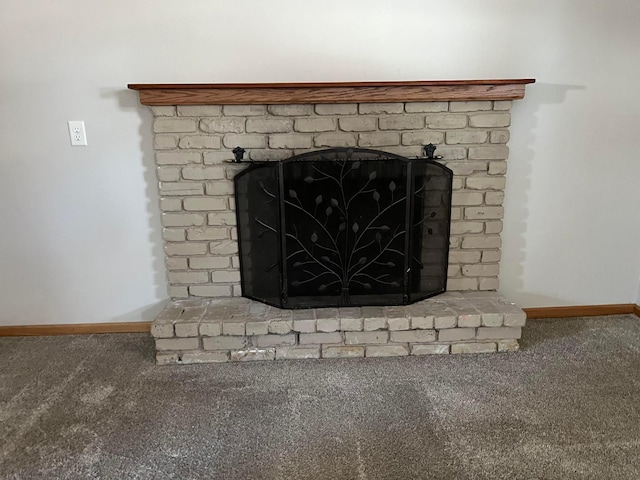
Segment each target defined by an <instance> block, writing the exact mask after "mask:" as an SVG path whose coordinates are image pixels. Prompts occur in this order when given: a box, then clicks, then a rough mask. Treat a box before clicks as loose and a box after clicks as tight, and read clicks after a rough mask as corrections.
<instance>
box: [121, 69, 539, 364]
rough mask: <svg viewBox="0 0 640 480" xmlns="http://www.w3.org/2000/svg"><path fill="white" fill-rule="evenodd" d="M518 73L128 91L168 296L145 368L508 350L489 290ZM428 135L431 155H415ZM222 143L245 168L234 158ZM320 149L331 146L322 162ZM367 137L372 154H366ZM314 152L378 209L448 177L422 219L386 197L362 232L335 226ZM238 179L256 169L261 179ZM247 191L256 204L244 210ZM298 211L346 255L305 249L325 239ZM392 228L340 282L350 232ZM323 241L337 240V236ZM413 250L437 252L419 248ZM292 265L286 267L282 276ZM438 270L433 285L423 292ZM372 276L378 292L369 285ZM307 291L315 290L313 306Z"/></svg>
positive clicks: (417, 205)
mask: <svg viewBox="0 0 640 480" xmlns="http://www.w3.org/2000/svg"><path fill="white" fill-rule="evenodd" d="M532 82H533V80H528V79H524V80H478V81H448V82H447V81H442V82H438V81H436V82H380V83H347V84H256V85H252V84H218V85H209V84H207V85H131V86H130V87H131V88H133V89H135V90H138V91H139V92H140V99H141V102H142V103H143V104H145V105H149V106H150V107H151V109H152V110H153V113H154V117H155V118H154V125H153V129H154V144H155V152H156V162H157V169H158V170H157V171H158V179H159V182H160V188H159V193H160V207H161V210H162V223H163V232H162V236H163V240H164V242H165V245H164V247H165V252H166V256H167V257H166V265H167V272H168V273H167V278H168V289H169V294H170V296H171V298H172V300H171V302H169V304H168V305H167V308H166V309H165V310H164V311H163V312H162V313H161V314H160V315H159V317H158V318H157V319H156V321H155V322H154V324H153V327H152V333H153V335H154V337H155V338H156V348H157V359H158V363H197V362H215V361H229V360H250V359H273V358H308V357H313V358H324V357H332V356H382V355H420V354H426V353H464V352H491V351H505V350H506V351H510V350H515V349H517V347H518V342H517V339H518V338H519V337H520V334H521V328H522V326H524V323H525V319H526V318H525V316H524V314H523V312H522V310H521V309H519V308H518V307H517V306H515V305H513V304H512V303H510V302H509V301H508V300H506V299H504V298H503V297H502V296H501V295H500V294H499V293H497V292H496V290H497V289H498V274H499V264H500V256H501V255H500V246H501V238H500V233H501V231H502V216H503V207H502V203H503V200H504V187H505V181H506V176H505V175H506V170H507V159H508V156H509V150H508V147H507V146H506V144H507V142H508V140H509V128H510V125H511V117H510V109H511V106H512V101H513V100H517V99H521V98H523V97H524V88H525V85H526V84H527V83H532ZM428 143H432V144H435V145H436V146H437V148H438V150H437V152H438V154H439V155H440V156H441V157H442V158H440V159H437V160H432V161H425V160H416V157H423V156H424V152H423V148H424V145H426V144H428ZM238 146H240V147H242V148H243V149H245V150H246V156H247V160H249V161H250V162H251V165H249V163H244V162H243V163H236V162H234V153H233V150H234V149H235V148H236V147H238ZM327 149H329V150H330V151H331V152H333V153H332V154H331V155H333V156H334V158H325V157H326V156H327V155H328V153H327V152H326V150H327ZM371 149H375V152H376V153H366V152H367V151H370V150H371ZM323 152H325V153H323ZM380 152H383V153H380ZM358 155H362V158H359V157H358ZM516 160H517V159H516ZM319 162H327V164H325V165H324V166H320V167H318V165H320V163H319ZM331 162H334V163H333V164H334V165H336V166H337V167H338V168H340V169H341V168H342V166H343V165H344V168H345V170H346V169H348V173H349V175H350V177H349V178H351V179H352V180H353V182H352V183H351V185H350V186H348V187H346V188H349V189H356V191H357V189H358V188H362V186H363V185H365V184H366V182H367V180H369V179H370V177H371V176H372V175H373V176H374V178H372V179H371V182H373V183H375V188H374V189H373V190H374V191H370V192H367V193H366V195H364V196H362V199H363V200H366V202H368V203H367V205H368V206H369V207H372V206H373V207H374V208H376V209H377V208H378V207H377V205H378V203H377V202H379V204H380V205H381V208H385V207H384V205H387V206H388V205H389V204H390V202H391V203H393V202H394V201H395V200H391V193H392V192H393V194H394V195H402V196H403V197H406V198H409V199H410V200H411V197H413V196H415V192H416V191H418V190H419V189H420V188H421V186H422V185H424V184H425V183H426V184H431V185H430V187H429V188H430V191H432V192H437V191H438V188H439V187H438V188H434V185H435V183H439V181H440V180H439V179H447V180H448V181H449V185H450V188H451V194H450V195H451V196H450V197H448V198H450V204H447V202H446V201H443V199H446V198H447V193H446V192H440V193H439V194H437V195H436V197H437V198H438V200H437V201H438V202H441V203H440V206H439V211H438V212H436V213H435V216H434V217H433V218H431V217H430V214H431V213H432V212H433V208H434V207H438V206H437V205H435V203H436V200H435V198H425V199H421V200H420V201H418V202H413V206H411V204H410V202H406V203H403V205H402V207H400V206H399V204H398V210H397V211H395V210H394V212H393V215H391V212H390V213H389V216H388V217H387V218H385V219H384V222H382V221H381V222H380V223H374V224H372V226H374V225H375V226H376V227H380V228H382V227H383V226H385V225H386V226H387V227H389V230H379V231H374V230H372V229H369V230H367V228H366V227H367V225H369V223H370V221H371V220H369V222H367V220H366V219H365V218H363V219H361V220H355V219H354V218H353V217H352V216H351V213H350V214H349V219H348V220H349V221H346V220H347V218H346V215H344V214H342V217H343V218H342V219H341V217H340V214H338V213H337V212H338V211H339V209H340V208H342V209H344V206H345V205H344V202H342V203H341V202H340V198H339V195H338V190H339V189H338V185H337V184H336V182H335V181H333V180H330V179H326V180H322V181H318V180H319V177H318V176H322V175H323V174H321V173H318V171H317V170H314V168H312V167H316V169H320V171H321V172H324V173H325V174H327V176H331V175H334V176H335V175H336V174H335V173H333V174H331V175H328V174H329V170H327V168H329V167H328V164H330V163H331ZM341 162H342V163H341ZM392 164H393V165H394V166H393V167H392V166H391V165H392ZM349 165H350V167H349ZM354 165H357V167H356V168H353V167H354ZM427 166H430V168H431V169H430V170H429V171H423V170H421V169H425V168H427ZM332 168H333V167H332ZM395 168H399V169H400V172H398V171H395V170H394V171H392V170H393V169H395ZM403 169H404V170H403ZM252 172H253V173H252ZM258 172H261V173H258ZM274 172H276V173H277V175H276V176H275V177H274V175H273V174H274ZM374 172H375V174H374ZM447 172H449V173H447ZM343 173H344V172H343ZM285 174H286V175H287V178H289V180H290V181H291V182H292V183H291V184H290V185H289V186H288V188H287V189H286V190H285V189H284V184H281V183H280V179H283V178H284V176H283V175H285ZM253 175H258V176H260V175H262V176H263V177H264V178H263V180H262V184H263V185H264V187H265V188H264V189H263V188H262V187H261V186H260V180H257V181H256V179H255V178H253ZM256 178H258V177H256ZM275 178H277V182H275V183H274V179H275ZM427 178H428V179H429V181H427V182H425V180H426V179H427ZM234 179H236V180H235V184H234ZM243 179H244V180H243ZM269 182H271V183H269ZM362 182H364V183H362ZM392 182H393V183H392ZM330 183H333V184H334V185H335V189H332V188H333V187H327V185H329V184H330ZM443 183H447V182H446V181H443ZM243 189H245V190H246V192H245V191H243ZM368 189H369V188H368V187H365V190H368ZM267 192H268V193H267ZM375 192H377V194H378V195H379V198H378V200H375V199H374V193H375ZM245 193H246V195H245ZM420 193H422V192H418V194H420ZM269 194H271V195H273V196H274V197H275V198H274V197H271V196H270V195H269ZM251 195H255V196H256V198H257V199H258V202H257V203H255V202H251V205H249V204H248V203H247V202H248V201H249V198H250V196H251ZM267 197H268V198H269V200H267V199H266V198H267ZM395 198H399V197H394V199H395ZM260 199H262V201H260ZM332 199H333V200H334V201H332ZM336 201H337V204H336ZM268 202H271V203H273V204H276V205H278V207H277V208H275V209H271V206H272V205H271V204H268ZM432 204H433V205H432ZM267 207H268V208H267ZM298 207H300V208H301V209H302V210H303V211H305V212H306V213H305V214H303V215H306V216H309V215H307V214H308V213H310V212H313V216H314V219H316V220H319V221H320V223H321V224H322V225H323V226H324V225H325V222H326V225H327V228H328V227H332V228H337V230H338V232H340V228H344V230H343V231H344V233H345V236H344V238H345V240H346V237H347V236H346V232H347V231H348V232H349V238H350V239H351V240H350V241H351V243H349V242H348V241H347V242H346V245H347V248H350V249H351V252H352V253H354V255H353V256H352V257H353V258H351V263H348V262H347V264H342V265H341V264H340V259H339V258H338V256H335V255H337V254H336V253H335V252H334V253H333V255H334V257H332V254H331V252H330V251H329V252H325V254H324V255H320V254H319V250H322V249H323V247H324V248H325V249H326V248H331V247H334V246H333V245H332V243H331V241H330V237H331V235H334V237H333V238H334V240H335V238H336V237H335V231H334V233H333V234H331V233H329V234H328V235H327V234H326V232H324V231H323V230H322V229H321V228H320V225H319V224H318V222H317V221H316V222H315V223H316V226H317V228H315V227H311V226H310V225H311V224H307V225H306V226H302V227H301V226H300V224H299V222H298V221H297V220H296V221H289V220H290V219H292V218H293V217H291V214H292V212H293V211H294V210H300V208H298ZM365 207H366V205H365ZM268 209H271V210H270V211H271V213H268V212H267V210H268ZM365 209H366V208H365ZM429 209H432V210H431V211H430V210H429ZM375 211H377V210H375ZM273 212H280V213H283V214H282V215H280V213H278V215H277V216H276V215H275V214H274V213H273ZM445 212H447V213H448V214H450V217H447V218H446V219H445V217H444V216H443V215H444V213H445ZM299 213H301V212H299ZM425 213H426V214H425ZM269 215H271V217H270V216H269ZM366 215H370V213H365V216H366ZM391 217H393V220H394V222H396V223H394V226H391V224H390V223H391ZM237 218H238V219H239V220H240V221H239V222H238V221H237ZM256 219H258V220H260V221H261V222H262V223H263V225H260V223H258V222H257V220H256ZM403 219H404V220H403ZM423 219H424V222H422V223H421V221H422V220H423ZM283 220H284V223H283ZM343 224H344V226H343V227H341V225H343ZM398 224H400V225H404V226H403V227H402V226H401V227H398ZM396 228H399V229H398V230H394V229H396ZM407 228H408V230H407ZM270 229H274V230H276V231H275V232H273V231H271V230H270ZM402 229H404V233H402V234H401V235H399V236H398V237H397V238H396V239H395V241H396V243H394V244H392V245H390V246H389V247H388V248H391V249H392V250H397V251H398V252H401V253H400V254H390V255H388V256H387V257H385V258H384V259H379V260H381V261H380V262H379V263H381V264H382V265H378V266H379V267H380V269H381V270H378V271H376V272H373V274H372V272H366V274H367V275H370V276H371V277H373V278H374V279H377V280H376V281H371V280H370V279H368V280H369V281H367V278H366V277H363V276H361V277H358V278H355V280H357V281H358V282H361V283H359V284H358V283H355V282H351V283H352V285H351V287H352V288H351V289H347V290H345V288H347V287H348V286H347V287H346V286H345V283H349V280H354V278H353V277H352V278H351V279H349V278H346V280H347V282H345V278H344V272H345V268H346V271H347V272H349V271H351V272H352V273H353V272H355V271H358V270H359V269H360V268H361V267H362V266H365V265H369V264H370V263H371V261H372V259H373V255H374V250H370V251H368V252H366V253H362V254H360V255H358V254H359V253H361V252H359V251H355V250H356V249H358V248H359V246H360V245H359V244H358V245H354V243H353V242H354V241H355V239H357V238H361V241H363V240H364V236H363V234H364V233H366V235H367V241H366V242H364V243H365V244H369V243H371V242H373V243H372V244H371V245H372V246H374V247H375V245H376V242H384V239H385V238H387V239H390V238H392V237H394V235H396V234H398V233H399V232H401V231H403V230H402ZM354 230H357V231H354ZM407 232H409V233H408V234H407ZM377 233H379V234H380V235H378V236H377V235H376V234H377ZM445 234H446V236H448V242H446V241H445V240H444V239H445V238H446V237H445ZM258 236H260V240H259V241H263V242H271V243H270V244H268V245H269V246H268V248H267V247H265V248H262V249H261V250H260V251H261V252H264V253H263V255H253V254H251V251H247V250H246V249H247V248H251V249H254V245H253V238H252V237H258ZM247 239H251V240H252V241H251V242H249V243H251V246H250V247H249V246H248V244H247V245H245V241H246V240H247ZM298 240H304V242H303V245H304V248H303V246H302V245H301V244H300V242H298ZM443 241H444V245H442V242H443ZM336 243H338V242H336ZM349 245H350V246H349ZM379 245H380V243H378V249H380V247H379ZM385 245H386V244H385ZM436 245H437V246H438V248H435V247H434V246H436ZM311 247H312V248H314V251H313V252H311V251H310V248H311ZM337 247H338V248H334V250H337V251H338V252H339V251H341V248H344V245H337ZM443 247H444V248H443ZM305 249H306V250H307V251H306V252H305V251H304V250H305ZM431 249H433V250H438V252H439V253H435V254H433V252H431V253H428V254H425V250H431ZM300 251H301V253H300ZM418 251H419V252H420V254H421V257H420V258H418V259H417V260H416V259H414V257H415V255H414V254H415V253H416V252H418ZM443 252H444V254H443ZM311 253H312V254H313V255H310V254H311ZM386 253H392V252H386ZM407 253H408V254H407ZM394 255H395V256H394ZM425 255H426V256H425ZM432 255H433V256H432ZM349 256H350V257H351V255H349ZM313 257H315V259H314V258H313ZM321 257H326V258H328V259H329V260H330V261H331V262H334V263H336V264H338V265H339V267H336V266H335V265H333V264H331V263H330V262H328V261H327V260H326V259H323V258H321ZM354 259H355V260H354ZM382 260H383V261H382ZM375 261H376V262H377V261H378V260H375ZM307 262H312V263H307ZM360 262H363V263H360ZM401 263H402V271H401V270H400V266H399V265H400V264H401ZM384 264H386V265H384ZM391 264H393V266H391ZM445 265H447V267H446V277H445V278H443V276H444V275H443V272H444V266H445ZM332 266H333V267H334V268H331V267H332ZM369 266H370V265H369ZM305 267H310V268H305ZM327 267H329V268H327ZM385 268H389V269H390V270H389V271H383V270H384V269H385ZM323 269H324V270H323ZM329 270H335V271H334V273H330V272H329ZM241 272H242V273H243V275H241ZM323 272H324V275H323ZM340 272H342V275H340ZM418 272H421V274H420V275H418ZM292 273H296V274H299V275H298V276H297V277H295V278H294V277H291V278H290V275H291V274H292ZM362 273H364V271H362ZM270 275H271V276H270ZM385 275H387V276H385ZM243 276H244V277H245V278H244V279H242V277H243ZM259 277H262V278H259ZM325 277H326V278H325ZM328 277H333V278H335V280H331V281H328ZM347 277H349V275H347ZM418 278H419V281H418ZM338 280H339V281H338ZM445 281H446V292H445V293H441V294H438V293H440V292H442V291H443V290H444V283H445ZM241 282H242V284H241ZM333 282H335V283H333ZM376 282H377V284H376ZM384 282H386V283H388V285H385V287H390V288H385V289H384V290H383V289H382V288H381V287H382V286H383V283H384ZM364 284H369V285H368V286H365V285H364ZM356 285H357V287H356ZM368 287H370V288H368ZM383 292H386V293H383ZM323 294H326V295H323ZM368 294H370V296H369V298H367V295H368ZM434 294H435V295H434ZM243 295H244V297H243ZM431 295H434V296H432V297H431V298H426V297H429V296H431ZM323 296H324V297H329V298H324V299H323V301H325V300H327V303H324V304H323V306H324V308H321V307H320V305H319V304H318V303H317V302H318V301H319V299H320V297H323ZM385 296H386V297H385ZM246 297H251V299H260V300H261V301H265V302H266V303H267V304H269V305H267V304H263V303H258V302H255V301H253V300H251V299H248V298H246ZM383 297H384V298H383ZM414 300H417V301H416V302H415V303H412V304H411V302H413V301H414ZM383 304H384V305H385V306H383ZM327 305H333V307H329V308H326V306H327ZM280 307H285V308H287V309H288V308H292V309H291V310H287V309H282V308H280ZM301 307H312V308H306V309H300V308H301Z"/></svg>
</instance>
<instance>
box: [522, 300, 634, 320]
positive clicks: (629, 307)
mask: <svg viewBox="0 0 640 480" xmlns="http://www.w3.org/2000/svg"><path fill="white" fill-rule="evenodd" d="M523 310H524V312H525V313H526V314H527V318H528V319H529V320H532V319H536V318H562V317H593V316H596V315H624V314H627V313H636V315H638V314H639V313H640V312H639V310H640V307H638V306H637V305H634V304H633V303H619V304H613V305H576V306H569V307H536V308H523ZM638 316H640V315H638Z"/></svg>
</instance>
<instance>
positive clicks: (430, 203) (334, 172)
mask: <svg viewBox="0 0 640 480" xmlns="http://www.w3.org/2000/svg"><path fill="white" fill-rule="evenodd" d="M431 155H433V154H431ZM452 178H453V172H451V170H449V169H448V168H447V167H445V166H443V165H441V164H439V163H437V162H436V161H435V160H432V159H426V158H416V159H408V158H405V157H401V156H399V155H394V154H389V153H385V152H382V151H377V150H370V149H357V148H343V149H327V150H319V151H317V152H310V153H304V154H301V155H297V156H294V157H292V158H290V159H287V160H283V161H281V162H259V163H252V164H251V166H250V167H249V168H248V169H246V170H244V171H242V172H241V173H239V174H238V175H236V177H235V199H236V209H237V217H238V238H239V246H240V272H241V275H242V292H243V294H244V296H245V297H248V298H252V299H255V300H259V301H261V302H264V303H267V304H270V305H274V306H277V307H280V308H311V307H337V306H348V305H351V306H358V305H361V306H364V305H401V304H408V303H415V302H417V301H419V300H424V299H426V298H429V297H431V296H433V295H436V294H439V293H443V292H444V291H445V287H446V280H447V259H448V247H449V224H450V222H451V182H452Z"/></svg>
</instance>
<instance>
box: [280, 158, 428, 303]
mask: <svg viewBox="0 0 640 480" xmlns="http://www.w3.org/2000/svg"><path fill="white" fill-rule="evenodd" d="M380 166H381V163H380V162H370V161H364V162H362V161H359V160H349V159H348V158H347V159H344V160H327V159H323V158H320V160H319V161H311V162H300V164H299V165H296V166H295V167H294V168H299V169H300V172H299V173H302V172H304V171H305V170H306V171H307V173H308V174H307V175H306V176H304V177H302V175H299V177H302V180H301V181H298V182H297V183H296V182H292V184H290V185H289V188H288V189H287V187H285V200H284V203H285V217H286V219H287V225H286V238H287V249H286V251H287V258H286V260H287V264H288V265H289V266H290V268H289V269H288V276H289V278H288V283H289V287H290V288H291V289H292V290H293V291H295V292H296V294H298V295H304V293H305V292H308V293H309V294H312V293H313V294H315V295H318V294H326V295H340V296H341V297H342V302H343V303H345V304H347V303H349V297H350V295H352V294H354V293H355V294H364V295H366V294H376V293H377V292H379V291H382V290H381V289H382V288H384V291H385V292H389V291H394V290H397V291H398V292H399V291H401V283H402V276H403V269H404V254H403V251H404V241H405V234H406V232H405V230H404V229H405V215H406V213H405V209H406V199H407V197H406V185H398V184H397V183H396V182H395V181H394V180H390V179H389V175H388V174H387V175H385V174H384V172H383V173H382V174H380V173H379V170H380ZM387 168H389V167H387ZM396 168H398V167H396ZM400 168H406V167H405V166H404V165H402V166H401V167H400ZM393 177H395V178H399V177H398V176H397V175H393ZM416 193H418V192H416ZM296 216H297V217H298V218H301V217H305V218H304V220H302V218H301V220H300V221H299V222H297V221H295V218H296Z"/></svg>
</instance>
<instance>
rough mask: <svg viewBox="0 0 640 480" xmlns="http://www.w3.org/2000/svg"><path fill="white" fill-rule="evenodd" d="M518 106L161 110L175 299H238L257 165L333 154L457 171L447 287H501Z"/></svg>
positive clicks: (161, 163)
mask: <svg viewBox="0 0 640 480" xmlns="http://www.w3.org/2000/svg"><path fill="white" fill-rule="evenodd" d="M511 105H512V102H511V101H451V102H445V101H438V102H407V103H360V104H356V103H350V104H336V103H330V104H300V105H286V104H285V105H202V106H199V105H177V106H153V107H151V108H152V110H153V113H154V116H155V118H154V127H153V129H154V133H155V137H154V142H155V150H156V161H157V165H158V167H157V172H158V179H159V181H160V197H161V198H160V206H161V210H162V212H163V213H162V224H163V233H162V235H163V239H164V241H165V252H166V265H167V270H168V281H169V294H170V296H171V297H172V298H174V299H181V298H190V297H207V298H210V297H237V296H240V295H241V292H240V273H239V270H238V257H237V243H236V235H237V233H236V228H235V212H234V200H233V181H232V179H233V177H234V175H235V174H236V173H237V172H238V171H239V169H242V168H244V166H242V165H234V164H230V163H227V162H225V161H226V160H231V159H232V158H233V154H232V153H231V150H232V149H233V148H234V147H236V146H241V147H243V148H245V149H246V150H247V155H246V156H248V158H250V159H251V160H279V159H284V158H287V157H290V156H292V155H294V154H299V153H304V152H308V151H312V150H317V149H322V148H329V147H356V146H357V147H363V148H374V149H378V150H383V151H388V152H392V153H396V154H399V155H404V156H421V155H422V154H423V152H422V146H423V145H425V144H427V143H434V144H436V145H437V146H438V150H437V152H436V153H437V154H439V155H442V156H443V159H442V163H444V164H445V165H446V166H447V167H449V168H450V169H452V170H453V172H454V175H455V176H454V180H453V188H454V192H453V208H452V223H451V244H450V257H449V273H448V277H449V280H448V290H457V291H468V290H483V291H488V290H496V289H497V288H498V273H499V262H500V246H501V240H500V233H501V231H502V220H501V219H502V215H503V208H502V203H503V199H504V187H505V174H506V169H507V162H506V160H507V157H508V153H509V150H508V147H507V146H506V143H507V142H508V140H509V129H508V128H509V125H510V109H511Z"/></svg>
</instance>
